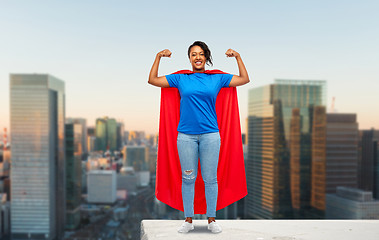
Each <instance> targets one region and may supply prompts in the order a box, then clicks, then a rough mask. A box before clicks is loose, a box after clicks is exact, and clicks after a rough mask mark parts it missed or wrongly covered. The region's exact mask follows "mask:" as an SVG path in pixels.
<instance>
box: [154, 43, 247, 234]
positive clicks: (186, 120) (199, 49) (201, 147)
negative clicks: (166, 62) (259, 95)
mask: <svg viewBox="0 0 379 240" xmlns="http://www.w3.org/2000/svg"><path fill="white" fill-rule="evenodd" d="M225 54H226V56H227V57H235V58H236V60H237V64H238V68H239V73H240V74H239V76H237V75H231V74H207V73H205V64H207V65H213V64H212V56H211V52H210V50H209V48H208V46H207V45H206V44H205V43H204V42H200V41H196V42H194V43H193V44H192V45H191V46H189V48H188V57H189V60H190V63H191V65H192V72H193V74H171V75H166V76H161V77H158V67H159V62H160V59H161V58H162V57H171V52H170V50H168V49H165V50H163V51H161V52H159V53H158V54H157V56H156V58H155V61H154V64H153V66H152V68H151V71H150V75H149V83H150V84H152V85H154V86H158V87H176V88H178V90H179V92H180V96H181V100H180V121H179V125H178V129H177V130H178V137H177V148H178V154H179V159H180V164H181V169H182V197H183V207H184V214H185V217H186V220H185V222H184V223H183V224H182V226H181V227H180V228H179V229H178V231H179V232H181V233H186V232H188V231H190V230H193V229H194V227H193V224H192V217H193V215H194V211H193V201H194V186H195V180H196V177H197V164H198V159H199V158H200V165H201V171H202V177H203V180H204V185H205V196H206V203H207V213H206V215H207V217H208V229H209V230H211V231H212V232H213V233H219V232H221V231H222V229H221V227H220V226H219V225H218V224H217V223H216V221H215V217H216V204H217V194H218V185H217V166H218V156H219V151H220V135H219V130H218V125H217V116H216V111H215V102H216V98H217V94H218V93H219V91H220V89H221V88H222V87H236V86H240V85H243V84H246V83H248V82H249V76H248V73H247V71H246V68H245V66H244V64H243V61H242V59H241V56H240V54H239V53H237V52H236V51H234V50H232V49H229V50H227V51H226V53H225Z"/></svg>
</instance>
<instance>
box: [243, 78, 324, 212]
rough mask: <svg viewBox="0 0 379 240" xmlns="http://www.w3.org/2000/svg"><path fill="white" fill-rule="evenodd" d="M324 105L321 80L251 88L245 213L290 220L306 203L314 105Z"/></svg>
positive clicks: (288, 81)
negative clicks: (294, 210)
mask: <svg viewBox="0 0 379 240" xmlns="http://www.w3.org/2000/svg"><path fill="white" fill-rule="evenodd" d="M322 105H325V81H297V80H276V81H275V84H271V85H267V86H263V87H259V88H254V89H251V90H250V91H249V109H248V115H249V116H248V160H247V164H246V165H247V183H248V192H249V195H248V196H247V197H246V202H245V213H246V214H245V215H246V217H248V218H251V217H252V218H269V219H270V218H291V217H292V216H293V214H294V213H293V211H292V208H294V209H296V208H297V210H298V211H300V210H301V208H302V207H307V206H309V199H310V165H311V131H312V117H313V111H314V110H313V107H314V106H322ZM291 151H292V152H291ZM291 198H292V199H291ZM292 204H294V205H292ZM295 214H296V212H295Z"/></svg>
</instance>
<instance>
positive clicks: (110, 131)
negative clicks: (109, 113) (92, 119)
mask: <svg viewBox="0 0 379 240" xmlns="http://www.w3.org/2000/svg"><path fill="white" fill-rule="evenodd" d="M96 150H97V151H104V152H105V151H107V150H110V151H115V150H118V148H117V122H116V120H115V119H113V118H108V117H104V118H98V119H96Z"/></svg>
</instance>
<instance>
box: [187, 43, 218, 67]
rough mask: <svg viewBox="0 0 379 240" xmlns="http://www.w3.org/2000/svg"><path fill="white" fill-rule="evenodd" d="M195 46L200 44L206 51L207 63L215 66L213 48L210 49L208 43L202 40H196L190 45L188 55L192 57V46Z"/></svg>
mask: <svg viewBox="0 0 379 240" xmlns="http://www.w3.org/2000/svg"><path fill="white" fill-rule="evenodd" d="M193 46H199V47H201V49H203V51H204V55H205V59H206V64H207V65H208V66H213V63H212V54H211V50H209V48H208V46H207V44H205V42H202V41H196V42H194V43H192V45H191V46H189V48H188V57H190V53H191V48H192V47H193Z"/></svg>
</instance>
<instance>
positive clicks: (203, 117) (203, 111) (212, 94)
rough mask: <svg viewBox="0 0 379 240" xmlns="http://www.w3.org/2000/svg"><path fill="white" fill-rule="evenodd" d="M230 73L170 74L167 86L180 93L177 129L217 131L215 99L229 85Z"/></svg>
mask: <svg viewBox="0 0 379 240" xmlns="http://www.w3.org/2000/svg"><path fill="white" fill-rule="evenodd" d="M232 77H233V75H231V74H206V73H193V74H170V75H166V79H167V81H168V83H169V85H170V87H175V88H178V90H179V93H180V97H181V99H180V121H179V125H178V132H181V133H186V134H203V133H211V132H218V124H217V115H216V98H217V95H218V93H219V91H220V90H221V88H223V87H229V83H230V81H231V80H232Z"/></svg>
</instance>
